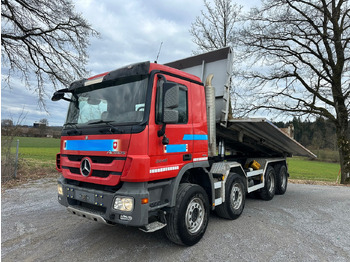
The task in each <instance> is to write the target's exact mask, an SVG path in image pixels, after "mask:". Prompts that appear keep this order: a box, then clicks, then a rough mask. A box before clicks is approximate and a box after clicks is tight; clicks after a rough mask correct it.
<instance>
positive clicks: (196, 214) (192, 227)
mask: <svg viewBox="0 0 350 262" xmlns="http://www.w3.org/2000/svg"><path fill="white" fill-rule="evenodd" d="M204 213H205V210H204V204H203V201H202V200H201V199H200V198H197V197H196V198H193V199H192V200H191V202H190V203H189V204H188V206H187V210H186V218H185V219H186V227H187V229H188V231H189V232H190V233H191V234H195V233H197V232H198V231H199V230H200V228H201V227H202V225H203V222H204Z"/></svg>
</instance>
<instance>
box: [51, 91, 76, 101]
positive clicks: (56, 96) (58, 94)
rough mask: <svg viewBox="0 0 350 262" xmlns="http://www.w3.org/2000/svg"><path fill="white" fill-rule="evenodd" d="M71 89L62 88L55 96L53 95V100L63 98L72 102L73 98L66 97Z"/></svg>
mask: <svg viewBox="0 0 350 262" xmlns="http://www.w3.org/2000/svg"><path fill="white" fill-rule="evenodd" d="M69 92H71V91H69V90H68V88H65V89H61V90H58V91H56V92H55V93H53V96H52V97H51V101H59V100H61V99H63V100H66V101H68V102H71V101H72V100H71V99H69V98H66V97H64V94H65V93H69Z"/></svg>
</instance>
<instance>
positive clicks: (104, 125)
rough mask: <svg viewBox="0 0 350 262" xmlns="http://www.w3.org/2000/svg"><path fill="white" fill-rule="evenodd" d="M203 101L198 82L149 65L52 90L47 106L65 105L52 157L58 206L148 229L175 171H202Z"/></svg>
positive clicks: (167, 202)
mask: <svg viewBox="0 0 350 262" xmlns="http://www.w3.org/2000/svg"><path fill="white" fill-rule="evenodd" d="M65 93H70V94H71V98H66V97H64V94H65ZM203 97H205V94H204V86H203V84H202V82H201V81H200V79H199V78H198V77H195V76H193V75H190V74H187V73H184V72H182V71H180V70H176V69H173V68H170V67H167V66H162V65H159V64H154V63H149V62H143V63H138V64H133V65H129V66H126V67H123V68H120V69H118V70H115V71H112V72H108V73H104V74H101V75H97V76H95V77H91V78H89V79H84V80H80V81H77V82H74V83H72V84H71V85H70V87H69V88H67V89H63V90H60V91H58V92H56V93H55V95H54V96H53V100H57V99H59V98H65V99H67V100H69V102H70V104H69V109H68V114H67V118H66V123H65V124H64V128H63V131H62V137H61V148H60V154H58V155H57V170H58V171H59V172H61V173H62V177H61V178H60V179H59V182H58V183H59V196H58V200H59V202H60V203H61V204H62V205H64V206H66V207H68V208H69V210H70V211H71V212H72V213H75V214H79V215H81V216H85V217H88V218H91V219H93V220H98V221H104V222H105V223H109V224H114V223H119V224H126V225H132V226H139V227H141V226H145V225H148V224H149V223H150V219H151V217H152V216H154V215H156V216H158V214H157V212H158V210H159V208H160V207H167V206H170V205H171V200H173V201H174V199H173V198H174V196H173V195H172V194H171V191H172V190H169V188H171V187H174V186H176V184H175V183H174V181H173V180H175V178H176V177H177V176H178V175H179V172H182V173H185V172H186V170H189V169H193V168H197V167H208V166H209V163H208V138H207V121H206V104H205V102H203V100H202V99H201V98H203ZM153 211H157V212H153ZM153 213H155V214H153Z"/></svg>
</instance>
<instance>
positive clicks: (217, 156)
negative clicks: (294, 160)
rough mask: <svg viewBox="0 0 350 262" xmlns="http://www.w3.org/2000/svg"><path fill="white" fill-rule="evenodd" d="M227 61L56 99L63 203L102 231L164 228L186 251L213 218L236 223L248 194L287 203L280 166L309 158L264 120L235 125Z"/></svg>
mask: <svg viewBox="0 0 350 262" xmlns="http://www.w3.org/2000/svg"><path fill="white" fill-rule="evenodd" d="M231 56H232V51H231V49H230V48H223V49H220V50H217V51H214V52H209V53H206V54H202V55H198V56H194V57H190V58H186V59H182V60H179V61H175V62H172V63H168V64H166V65H160V64H157V63H150V62H141V63H136V64H132V65H128V66H125V67H122V68H119V69H117V70H114V71H110V72H107V73H103V74H100V75H97V76H94V77H91V78H88V79H82V80H79V81H75V82H73V83H72V84H71V85H70V86H69V87H68V88H66V89H62V90H59V91H57V92H55V93H54V95H53V97H52V100H53V101H57V100H60V99H64V100H67V101H69V108H68V113H67V119H66V122H65V124H64V127H63V130H62V137H61V146H60V153H59V154H57V158H56V168H57V170H58V171H59V172H61V173H62V176H61V177H60V178H59V179H58V201H59V203H60V204H62V205H63V206H66V207H67V209H68V211H69V212H71V213H72V214H75V215H78V216H81V217H85V218H88V219H92V220H94V221H98V222H102V223H106V224H111V225H113V224H122V225H128V226H134V227H139V228H140V229H141V230H143V231H145V232H154V231H156V230H159V229H162V228H163V229H164V231H165V233H166V235H167V237H168V238H169V239H170V240H171V241H173V242H175V243H177V244H182V245H188V246H190V245H194V244H196V243H197V242H198V241H199V240H200V239H201V238H202V236H203V235H204V233H205V231H206V228H207V225H208V221H209V213H210V211H211V210H213V211H215V212H216V214H217V215H218V216H220V217H223V218H225V219H232V220H233V219H236V218H238V217H239V216H240V215H241V213H242V211H243V208H244V204H245V198H246V195H247V194H248V193H252V192H256V194H257V195H259V196H260V197H261V198H262V199H264V200H270V199H272V198H273V197H274V195H275V194H284V193H285V191H286V189H287V181H288V176H289V174H288V169H287V164H286V157H290V156H292V155H293V154H297V155H309V156H314V155H313V154H312V153H311V152H310V151H309V150H307V149H306V148H304V147H303V146H302V145H300V144H299V143H297V142H296V141H295V140H294V139H293V138H291V137H289V136H287V135H286V134H284V133H283V132H281V131H280V130H279V129H278V128H277V127H275V126H274V125H273V124H272V123H270V122H269V121H267V120H265V119H235V118H234V117H233V116H234V109H232V108H231V104H230V93H229V90H230V86H231V73H230V72H231V71H232V70H231V66H232V62H231V61H232V60H231ZM204 80H205V83H204Z"/></svg>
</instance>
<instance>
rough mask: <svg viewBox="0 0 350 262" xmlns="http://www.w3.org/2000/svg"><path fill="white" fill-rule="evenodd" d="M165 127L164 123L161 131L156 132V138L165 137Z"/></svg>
mask: <svg viewBox="0 0 350 262" xmlns="http://www.w3.org/2000/svg"><path fill="white" fill-rule="evenodd" d="M165 127H166V124H165V123H164V124H163V126H162V129H161V130H158V133H157V134H158V137H161V136H164V135H165Z"/></svg>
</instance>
